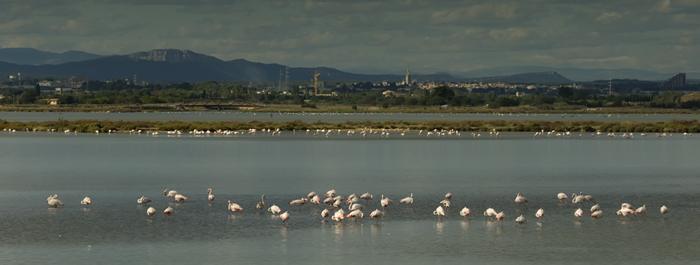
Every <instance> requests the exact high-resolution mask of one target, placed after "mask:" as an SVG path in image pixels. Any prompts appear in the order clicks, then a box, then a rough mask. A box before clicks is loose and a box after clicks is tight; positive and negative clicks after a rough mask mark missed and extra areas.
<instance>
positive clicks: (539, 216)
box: [535, 208, 544, 223]
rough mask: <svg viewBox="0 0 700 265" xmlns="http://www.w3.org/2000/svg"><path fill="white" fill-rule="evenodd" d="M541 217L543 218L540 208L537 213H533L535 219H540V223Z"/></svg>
mask: <svg viewBox="0 0 700 265" xmlns="http://www.w3.org/2000/svg"><path fill="white" fill-rule="evenodd" d="M543 216H544V209H542V208H540V209H539V210H537V213H535V217H537V218H540V223H541V222H542V217H543Z"/></svg>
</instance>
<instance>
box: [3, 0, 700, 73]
mask: <svg viewBox="0 0 700 265" xmlns="http://www.w3.org/2000/svg"><path fill="white" fill-rule="evenodd" d="M0 47H1V48H14V47H24V48H35V49H39V50H43V51H51V52H65V51H69V50H79V51H85V52H90V53H96V54H103V55H111V54H129V53H133V52H138V51H148V50H152V49H164V48H174V49H183V50H191V51H194V52H198V53H203V54H207V55H211V56H214V57H217V58H219V59H222V60H233V59H240V58H243V59H246V60H250V61H255V62H263V63H279V64H283V65H288V66H291V67H316V66H327V67H333V68H337V69H341V70H354V72H365V73H370V72H375V73H386V72H392V73H394V72H398V73H400V72H401V71H402V69H406V68H407V67H410V68H411V69H412V71H417V72H423V73H433V72H436V71H448V72H451V73H460V72H466V71H470V70H475V69H484V68H492V67H499V66H526V65H536V66H550V67H578V68H610V69H616V68H633V69H642V70H650V71H656V72H661V73H673V72H698V69H699V68H700V1H698V0H655V1H642V0H614V1H610V0H605V1H599V0H587V1H567V0H519V1H512V2H508V1H486V0H474V1H472V0H466V1H452V0H441V1H423V0H386V1H372V0H349V1H340V0H325V1H322V0H282V1H272V0H252V1H250V0H240V1H239V0H120V1H113V0H93V1H78V0H3V1H2V8H0ZM403 71H404V72H405V70H403Z"/></svg>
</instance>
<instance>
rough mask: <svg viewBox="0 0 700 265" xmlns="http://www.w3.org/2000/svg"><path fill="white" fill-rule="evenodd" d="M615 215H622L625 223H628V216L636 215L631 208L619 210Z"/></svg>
mask: <svg viewBox="0 0 700 265" xmlns="http://www.w3.org/2000/svg"><path fill="white" fill-rule="evenodd" d="M615 214H617V215H620V216H624V217H625V221H627V218H628V215H629V214H634V211H633V210H632V209H630V208H622V209H620V210H618V211H617V212H616V213H615Z"/></svg>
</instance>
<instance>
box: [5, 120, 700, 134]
mask: <svg viewBox="0 0 700 265" xmlns="http://www.w3.org/2000/svg"><path fill="white" fill-rule="evenodd" d="M0 128H2V129H4V130H16V131H27V130H28V131H33V130H35V129H36V130H37V131H46V130H55V131H57V132H63V131H65V130H70V131H71V132H74V131H77V132H95V131H100V132H107V131H108V130H116V131H118V132H129V131H131V130H143V131H158V132H166V131H174V130H179V131H182V132H183V133H187V132H189V131H192V130H195V129H196V130H210V131H216V130H231V131H240V130H248V129H277V128H279V129H280V130H285V131H291V130H297V131H300V130H306V129H311V130H316V129H340V130H361V129H390V130H399V131H402V130H413V131H417V130H433V129H438V130H440V129H445V130H450V129H454V130H459V131H463V132H464V131H481V132H486V131H491V130H497V131H513V132H537V131H542V130H544V131H552V130H556V131H571V132H596V131H600V132H676V133H682V132H690V133H697V132H698V131H700V123H698V121H697V120H690V121H687V120H672V121H669V122H602V121H502V120H496V121H483V120H469V121H428V122H407V121H384V122H372V121H362V122H341V123H331V122H312V123H307V122H303V121H299V120H296V121H290V122H261V121H251V122H240V121H232V122H181V121H168V122H158V121H106V120H105V121H97V120H76V121H67V120H59V121H44V122H8V121H4V120H0Z"/></svg>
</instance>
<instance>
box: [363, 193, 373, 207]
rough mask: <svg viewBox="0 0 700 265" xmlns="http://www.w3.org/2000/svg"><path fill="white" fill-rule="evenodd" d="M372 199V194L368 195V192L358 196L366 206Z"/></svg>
mask: <svg viewBox="0 0 700 265" xmlns="http://www.w3.org/2000/svg"><path fill="white" fill-rule="evenodd" d="M372 198H374V196H372V194H369V192H366V193H364V194H362V195H360V199H363V200H365V204H367V201H369V200H371V199H372Z"/></svg>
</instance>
